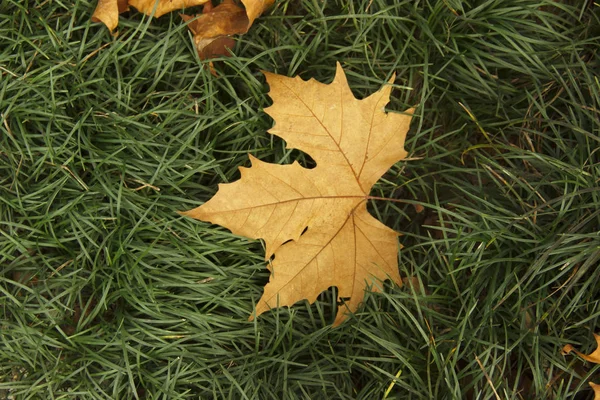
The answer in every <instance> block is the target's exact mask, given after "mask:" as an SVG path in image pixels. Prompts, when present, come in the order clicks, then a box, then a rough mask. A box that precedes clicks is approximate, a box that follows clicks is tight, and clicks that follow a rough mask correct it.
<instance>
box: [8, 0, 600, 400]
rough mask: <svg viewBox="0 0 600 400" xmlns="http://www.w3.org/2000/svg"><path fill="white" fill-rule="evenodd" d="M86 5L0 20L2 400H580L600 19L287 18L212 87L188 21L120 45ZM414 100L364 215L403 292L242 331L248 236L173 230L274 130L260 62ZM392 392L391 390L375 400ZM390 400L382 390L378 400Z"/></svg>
mask: <svg viewBox="0 0 600 400" xmlns="http://www.w3.org/2000/svg"><path fill="white" fill-rule="evenodd" d="M94 7H95V2H94V1H87V0H65V1H58V0H46V1H41V0H40V1H33V0H25V1H20V0H3V1H2V2H0V270H1V274H0V324H1V326H0V329H1V331H0V398H15V399H65V398H69V399H70V398H76V399H107V398H113V399H131V398H138V399H196V398H207V399H210V398H214V399H384V398H387V399H424V400H427V399H498V398H500V399H573V398H577V399H580V400H581V399H591V398H592V397H593V395H592V393H591V391H590V390H589V387H588V384H587V382H588V381H594V380H595V381H596V382H597V383H600V367H599V366H598V365H596V366H594V365H592V364H589V363H584V362H582V361H580V360H577V358H576V357H574V356H566V357H565V356H562V355H561V354H560V349H561V348H562V346H563V345H565V344H566V343H572V344H575V345H576V346H577V347H578V348H579V349H581V350H582V351H591V350H593V349H594V343H593V342H594V340H593V336H592V332H598V331H600V234H599V231H600V77H599V74H600V55H599V54H598V52H599V50H600V6H599V5H598V3H594V2H592V1H581V0H573V1H566V0H556V1H550V0H537V1H534V0H487V1H484V0H481V1H475V0H469V1H458V0H439V1H437V0H426V1H415V0H398V1H391V0H389V1H384V0H356V1H350V0H343V1H342V0H339V1H327V2H323V1H317V0H310V1H309V0H304V1H300V0H298V1H292V0H289V1H280V2H278V3H277V5H276V6H275V7H274V8H272V9H271V10H270V11H268V12H267V13H266V15H265V16H264V17H262V18H261V19H259V20H258V21H257V22H256V24H255V25H254V26H253V27H252V29H251V31H250V32H249V33H248V34H247V35H245V36H243V37H240V38H238V39H237V44H236V47H235V49H234V53H235V56H234V57H231V58H228V59H224V60H222V61H219V62H218V63H217V70H218V72H219V75H220V76H219V78H215V77H213V76H211V75H210V73H208V71H207V70H206V69H205V68H203V63H202V62H200V61H199V60H198V59H197V56H196V54H195V49H194V48H193V44H192V41H191V38H190V35H189V33H188V32H187V28H186V27H185V26H183V25H182V24H181V21H180V20H179V17H178V16H177V14H176V13H172V14H169V15H167V16H164V17H162V18H161V19H159V20H150V19H148V18H147V17H144V16H143V15H141V14H140V13H137V12H131V13H129V14H125V15H124V16H122V17H121V19H120V25H119V35H118V36H117V37H112V36H110V35H109V33H108V32H107V30H106V29H105V28H104V27H103V26H101V25H100V24H93V23H91V22H90V17H91V14H92V12H93V9H94ZM336 61H340V62H341V63H342V66H343V67H344V68H345V70H346V71H347V75H348V80H349V83H350V85H351V88H352V90H353V91H354V93H355V94H356V95H357V96H358V97H364V96H366V95H368V94H370V93H372V92H373V91H375V90H377V89H378V88H379V87H380V86H381V85H382V83H383V82H385V81H386V80H388V79H389V78H390V77H391V75H392V74H393V73H396V81H395V85H396V89H395V90H394V91H393V96H392V97H393V100H392V102H391V103H390V105H389V109H390V110H391V111H394V110H396V111H399V110H403V109H406V108H408V107H410V106H416V107H417V108H416V110H417V111H416V115H415V118H414V122H413V125H412V128H411V131H410V132H409V135H408V139H407V143H406V148H407V150H408V151H409V154H410V155H409V157H410V160H408V161H404V162H400V163H398V164H397V165H396V166H394V167H393V168H392V169H391V170H390V171H389V172H388V173H387V174H386V175H385V176H384V178H383V179H382V180H381V181H380V182H379V183H378V184H377V185H376V188H375V189H374V192H373V195H376V196H383V197H393V198H401V199H408V200H411V201H418V202H420V203H421V204H422V205H423V206H424V207H425V211H424V212H422V213H417V212H416V211H415V208H414V207H413V206H411V205H408V204H400V203H394V202H379V201H378V202H376V203H373V204H371V212H372V213H373V214H374V215H377V217H378V218H380V219H381V220H382V221H383V222H385V223H386V224H387V225H388V226H390V227H392V228H394V229H396V230H398V231H400V232H402V233H403V235H404V236H402V237H401V238H400V241H401V242H402V244H403V245H404V248H403V249H402V250H400V251H399V260H400V268H401V274H402V275H403V276H408V277H416V279H418V281H419V282H420V283H421V285H422V286H423V287H425V291H423V290H421V289H417V288H414V289H412V288H411V287H410V286H408V285H406V286H404V287H403V288H397V287H392V286H391V285H386V291H385V292H384V293H382V294H369V295H368V296H367V300H366V301H365V304H364V306H363V307H362V308H361V309H360V310H359V312H358V313H357V314H356V315H355V316H354V317H353V318H351V319H350V320H348V321H347V322H346V323H344V324H343V325H342V326H341V327H339V328H337V329H332V328H331V326H330V324H331V322H332V321H333V317H334V313H335V302H334V299H335V292H334V290H335V289H331V290H329V291H327V292H325V293H323V294H322V295H321V296H320V298H319V300H318V301H317V303H316V304H314V305H308V304H306V303H304V302H301V303H299V304H297V305H296V306H294V307H292V308H290V309H287V308H283V309H278V310H275V311H272V312H269V313H266V314H264V315H262V316H260V317H259V318H258V320H256V321H254V322H247V317H248V315H249V314H250V313H251V312H252V309H253V305H254V304H255V303H256V301H257V300H258V298H259V297H260V295H261V293H262V286H263V285H264V284H265V282H266V281H267V280H268V272H267V270H266V268H265V263H264V261H263V248H262V245H261V243H260V242H252V241H249V240H247V239H244V238H240V237H236V236H234V235H232V234H231V233H230V232H228V231H227V230H226V229H223V228H221V227H218V226H213V225H210V224H207V223H201V222H198V221H194V220H190V219H186V218H182V217H180V216H178V215H177V214H176V211H177V210H185V209H189V208H192V207H194V206H197V205H199V204H201V203H202V202H204V201H206V200H208V199H209V198H210V197H211V196H212V195H213V194H214V193H215V192H216V190H217V184H218V183H219V182H230V181H233V180H236V179H237V178H238V177H239V172H238V167H240V166H248V164H249V161H248V157H247V154H248V153H251V154H253V155H255V156H256V157H258V158H260V159H262V160H266V161H269V162H277V163H289V162H292V161H293V160H295V159H298V160H299V161H300V162H301V163H310V162H311V161H310V160H309V159H305V157H304V155H302V154H301V153H300V152H298V151H295V150H294V151H290V150H286V149H285V143H284V142H283V141H282V140H280V139H278V138H275V137H271V136H270V135H268V134H267V133H266V130H267V129H269V128H270V126H271V125H272V121H271V120H270V118H269V117H268V116H267V115H266V114H265V113H264V112H263V108H264V107H267V106H268V105H269V104H270V103H269V102H270V100H269V98H268V96H267V92H268V87H267V85H266V83H265V80H264V78H263V76H262V74H261V73H260V70H266V71H273V72H277V73H280V74H284V75H288V76H295V75H300V76H302V77H303V78H316V79H318V80H320V81H323V82H329V81H331V80H332V79H333V75H334V71H335V62H336ZM388 389H389V392H388V391H387V390H388ZM386 396H387V397H386Z"/></svg>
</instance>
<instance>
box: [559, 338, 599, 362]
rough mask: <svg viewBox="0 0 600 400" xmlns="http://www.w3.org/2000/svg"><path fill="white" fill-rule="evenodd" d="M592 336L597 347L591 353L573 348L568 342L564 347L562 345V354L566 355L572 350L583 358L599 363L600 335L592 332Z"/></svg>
mask: <svg viewBox="0 0 600 400" xmlns="http://www.w3.org/2000/svg"><path fill="white" fill-rule="evenodd" d="M594 338H596V343H597V348H596V350H595V351H593V352H592V353H590V354H583V353H581V352H579V351H577V350H575V348H574V347H573V346H572V345H570V344H568V345H566V346H565V347H563V349H562V354H563V355H567V354H569V353H571V352H574V353H575V354H577V355H578V356H579V357H581V358H583V359H584V360H586V361H589V362H592V363H596V364H600V335H597V334H595V333H594Z"/></svg>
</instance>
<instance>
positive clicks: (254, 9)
mask: <svg viewBox="0 0 600 400" xmlns="http://www.w3.org/2000/svg"><path fill="white" fill-rule="evenodd" d="M273 2H274V0H242V3H243V4H244V6H245V7H246V9H245V10H244V9H243V8H241V7H239V6H238V5H237V4H236V3H235V2H234V0H224V1H223V2H222V3H221V4H219V5H218V6H216V7H213V6H212V3H211V2H210V1H209V2H207V3H206V4H205V5H204V8H203V10H202V14H198V15H196V16H191V15H181V18H183V20H184V21H185V22H188V21H191V22H190V23H189V24H188V28H189V29H190V30H191V31H192V33H193V35H194V44H195V45H196V50H197V51H198V56H199V57H200V59H201V60H206V59H209V58H213V57H215V56H226V55H229V52H228V50H227V49H230V48H232V47H233V45H234V44H235V41H234V40H233V39H232V38H231V35H239V34H244V33H246V32H248V29H250V26H252V23H253V22H254V20H255V19H256V18H258V17H259V16H260V15H261V14H262V13H263V12H264V10H266V9H267V8H268V7H270V6H271V5H272V4H273ZM194 18H196V19H194Z"/></svg>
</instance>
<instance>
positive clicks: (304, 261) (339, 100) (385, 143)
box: [181, 64, 412, 325]
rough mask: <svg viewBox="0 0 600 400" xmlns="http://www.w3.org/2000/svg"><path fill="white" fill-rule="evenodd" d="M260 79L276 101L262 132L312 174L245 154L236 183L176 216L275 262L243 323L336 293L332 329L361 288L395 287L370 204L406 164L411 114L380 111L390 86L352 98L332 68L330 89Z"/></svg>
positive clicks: (392, 255)
mask: <svg viewBox="0 0 600 400" xmlns="http://www.w3.org/2000/svg"><path fill="white" fill-rule="evenodd" d="M265 75H266V77H267V83H268V84H269V85H270V87H271V91H270V93H269V95H270V96H271V98H272V99H273V105H272V106H271V107H268V108H267V109H265V112H267V114H269V115H270V116H271V117H272V118H273V119H274V120H275V126H274V127H273V128H272V129H271V130H270V131H269V133H271V134H273V135H277V136H279V137H281V138H283V139H285V140H286V141H287V144H288V148H296V149H299V150H301V151H304V152H306V153H307V154H309V155H310V156H311V157H312V158H313V160H314V161H315V162H316V164H317V165H316V167H315V168H313V169H306V168H303V167H302V166H300V164H298V163H297V162H294V163H293V164H291V165H277V164H269V163H265V162H262V161H260V160H258V159H256V158H254V157H252V156H250V160H251V161H252V166H251V167H250V168H240V172H241V178H240V180H238V181H236V182H233V183H229V184H220V185H219V190H218V192H217V194H215V196H214V197H213V198H212V199H210V200H209V201H208V202H206V203H205V204H204V205H202V206H200V207H198V208H195V209H193V210H190V211H187V212H183V213H181V214H183V215H186V216H189V217H192V218H196V219H199V220H202V221H209V222H212V223H214V224H218V225H222V226H224V227H226V228H228V229H230V230H231V231H232V232H233V233H234V234H236V235H242V236H246V237H248V238H252V239H258V238H261V239H263V240H264V241H265V246H266V254H265V259H267V260H269V259H271V257H272V256H274V258H273V260H272V262H271V263H270V264H269V266H268V268H269V270H270V271H271V277H270V281H269V283H268V284H267V285H266V286H265V290H264V293H263V295H262V297H261V298H260V300H259V301H258V304H257V305H256V312H255V315H252V316H251V317H250V319H253V318H254V316H258V315H260V314H262V313H264V312H265V311H268V310H270V309H273V308H276V307H281V306H291V305H293V304H294V303H296V302H298V301H300V300H302V299H307V300H308V301H309V302H310V303H312V302H314V301H315V300H316V298H317V296H318V295H319V294H320V293H321V292H323V291H324V290H327V289H328V288H329V287H331V286H337V288H338V299H337V300H338V302H341V301H342V300H344V306H342V307H340V308H339V310H338V314H337V316H336V319H335V322H334V325H338V324H340V323H341V322H342V321H343V320H344V319H345V318H346V317H347V315H348V312H350V313H351V312H354V311H356V310H357V308H358V306H359V304H360V303H361V302H362V300H363V299H364V294H365V289H366V288H367V287H369V286H371V285H373V287H372V290H373V291H379V290H381V289H380V285H374V283H375V282H377V281H383V280H385V279H391V280H392V281H393V282H394V283H396V284H397V285H399V286H402V279H401V278H400V274H399V272H398V241H397V235H398V234H397V233H396V232H395V231H393V230H392V229H390V228H388V227H387V226H385V225H384V224H382V223H381V222H379V221H378V220H377V219H375V218H373V217H372V216H371V215H370V214H369V213H368V211H367V200H368V199H369V192H370V190H371V187H372V186H373V185H374V184H375V183H376V182H377V181H378V180H379V178H381V176H382V175H383V174H384V173H385V172H386V171H387V170H388V169H389V168H390V167H391V166H392V165H394V164H395V163H396V162H398V161H399V160H402V159H404V158H405V157H406V154H407V153H406V151H405V150H404V140H405V137H406V133H407V131H408V129H409V124H410V121H411V115H402V114H397V113H386V112H385V110H384V106H385V105H386V104H387V103H388V102H389V97H390V92H391V86H384V87H383V88H382V89H380V90H379V91H378V92H376V93H374V94H372V95H371V96H369V97H367V98H365V99H363V100H357V99H356V98H355V97H354V95H353V94H352V92H351V91H350V88H349V87H348V82H347V80H346V76H345V74H344V71H343V70H342V68H341V66H340V65H339V64H338V66H337V73H336V76H335V79H334V81H333V82H332V83H331V84H328V85H326V84H322V83H320V82H317V81H315V80H313V79H311V80H309V81H303V80H302V79H301V78H299V77H296V78H288V77H285V76H281V75H275V74H272V73H268V72H266V73H265ZM392 80H393V78H392ZM390 82H391V81H390ZM407 113H409V114H410V113H412V110H409V111H407Z"/></svg>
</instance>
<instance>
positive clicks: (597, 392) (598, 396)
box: [588, 382, 600, 400]
mask: <svg viewBox="0 0 600 400" xmlns="http://www.w3.org/2000/svg"><path fill="white" fill-rule="evenodd" d="M588 383H589V384H590V386H591V387H592V390H593V391H594V400H600V385H597V384H595V383H594V382H588Z"/></svg>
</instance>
